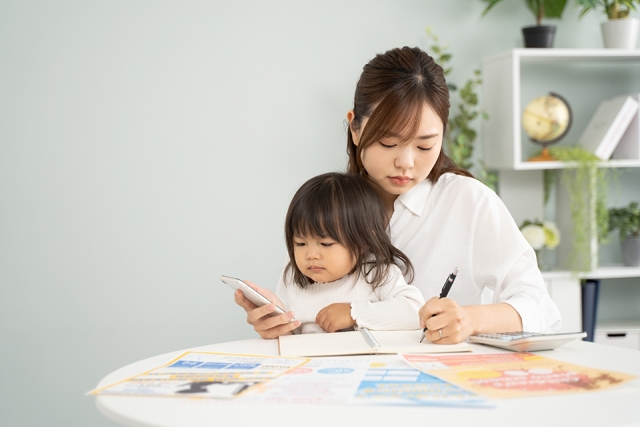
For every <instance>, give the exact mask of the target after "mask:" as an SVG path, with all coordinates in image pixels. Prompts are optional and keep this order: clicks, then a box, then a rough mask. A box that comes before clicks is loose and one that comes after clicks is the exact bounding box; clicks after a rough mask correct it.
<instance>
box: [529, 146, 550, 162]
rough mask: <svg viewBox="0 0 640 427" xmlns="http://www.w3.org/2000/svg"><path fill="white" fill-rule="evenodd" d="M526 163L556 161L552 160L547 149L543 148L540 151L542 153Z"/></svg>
mask: <svg viewBox="0 0 640 427" xmlns="http://www.w3.org/2000/svg"><path fill="white" fill-rule="evenodd" d="M528 161H530V162H555V161H557V159H554V158H553V157H551V154H549V149H548V148H547V147H544V148H543V149H542V153H540V155H539V156H533V157H530V158H529V160H528Z"/></svg>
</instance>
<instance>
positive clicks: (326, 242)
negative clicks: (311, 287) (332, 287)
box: [293, 236, 356, 282]
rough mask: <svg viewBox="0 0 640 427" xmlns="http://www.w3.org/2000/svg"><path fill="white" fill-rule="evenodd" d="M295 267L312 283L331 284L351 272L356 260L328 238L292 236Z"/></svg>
mask: <svg viewBox="0 0 640 427" xmlns="http://www.w3.org/2000/svg"><path fill="white" fill-rule="evenodd" d="M293 255H294V257H295V261H296V265H297V266H298V268H299V269H300V271H301V272H302V274H304V275H305V276H307V277H308V278H310V279H311V280H313V281H314V282H333V281H335V280H338V279H341V278H342V277H344V276H346V275H347V274H349V273H350V272H351V270H353V267H355V265H356V259H355V258H354V257H353V256H352V255H351V252H349V250H348V249H347V248H346V247H344V246H343V245H342V244H340V243H338V242H336V241H335V240H333V239H332V238H330V237H324V238H318V237H312V236H294V238H293Z"/></svg>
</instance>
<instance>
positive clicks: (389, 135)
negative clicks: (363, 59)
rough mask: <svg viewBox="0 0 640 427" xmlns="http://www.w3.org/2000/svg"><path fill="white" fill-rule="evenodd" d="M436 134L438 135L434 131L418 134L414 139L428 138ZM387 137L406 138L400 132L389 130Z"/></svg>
mask: <svg viewBox="0 0 640 427" xmlns="http://www.w3.org/2000/svg"><path fill="white" fill-rule="evenodd" d="M436 136H438V134H437V133H432V134H429V135H417V136H414V137H413V139H423V140H426V139H431V138H435V137H436ZM387 137H388V138H398V139H404V138H405V137H404V136H402V135H400V134H397V133H394V132H388V133H387Z"/></svg>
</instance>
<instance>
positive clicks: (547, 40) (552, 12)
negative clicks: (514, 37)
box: [482, 0, 567, 47]
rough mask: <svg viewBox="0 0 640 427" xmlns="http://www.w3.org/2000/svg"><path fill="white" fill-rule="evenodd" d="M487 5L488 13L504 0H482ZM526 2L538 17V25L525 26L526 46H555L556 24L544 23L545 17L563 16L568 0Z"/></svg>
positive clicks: (523, 31)
mask: <svg viewBox="0 0 640 427" xmlns="http://www.w3.org/2000/svg"><path fill="white" fill-rule="evenodd" d="M482 1H483V2H485V3H487V6H486V7H485V8H484V11H483V12H482V16H484V15H486V14H487V12H489V11H490V10H491V9H492V8H493V7H494V6H495V5H496V4H498V3H500V2H501V1H502V0H482ZM525 4H526V5H527V7H528V8H529V10H530V11H531V12H532V13H533V15H534V16H535V18H536V26H534V27H523V28H522V35H523V36H524V46H525V47H553V39H554V36H555V34H556V27H555V25H542V20H543V19H545V18H556V19H561V18H562V12H564V8H565V6H566V5H567V0H525Z"/></svg>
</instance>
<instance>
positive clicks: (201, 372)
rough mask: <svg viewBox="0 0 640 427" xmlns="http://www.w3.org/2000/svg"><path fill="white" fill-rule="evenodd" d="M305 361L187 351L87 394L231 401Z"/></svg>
mask: <svg viewBox="0 0 640 427" xmlns="http://www.w3.org/2000/svg"><path fill="white" fill-rule="evenodd" d="M308 361H309V359H302V358H297V357H279V356H257V355H243V354H225V353H205V352H190V351H188V352H186V353H184V354H182V355H181V356H179V357H177V358H176V359H173V360H172V361H170V362H169V363H167V364H166V365H164V366H161V367H159V368H155V369H152V370H150V371H147V372H145V373H143V374H140V375H135V376H133V377H131V378H127V379H125V380H122V381H118V382H116V383H114V384H111V385H108V386H106V387H100V388H98V389H96V390H93V391H90V392H89V394H94V395H129V396H171V397H219V398H233V397H237V396H239V395H241V394H242V393H244V392H245V391H247V390H248V389H250V388H252V387H254V386H256V385H259V384H262V383H264V382H267V381H269V380H272V379H273V378H276V377H277V376H279V375H281V374H284V373H285V372H288V371H290V370H291V369H294V368H297V367H299V366H301V365H303V364H305V363H306V362H308Z"/></svg>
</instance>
